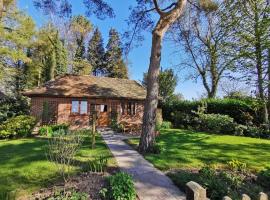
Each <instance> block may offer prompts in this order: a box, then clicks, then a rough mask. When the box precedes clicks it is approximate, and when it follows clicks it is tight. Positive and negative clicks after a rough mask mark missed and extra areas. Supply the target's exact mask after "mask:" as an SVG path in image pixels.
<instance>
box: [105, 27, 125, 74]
mask: <svg viewBox="0 0 270 200" xmlns="http://www.w3.org/2000/svg"><path fill="white" fill-rule="evenodd" d="M106 49H107V51H106V53H105V62H106V68H107V76H109V77H113V78H128V69H127V66H126V63H125V62H124V60H123V52H122V43H121V40H120V36H119V34H118V32H117V31H116V30H115V29H113V28H111V29H110V32H109V41H108V44H107V46H106Z"/></svg>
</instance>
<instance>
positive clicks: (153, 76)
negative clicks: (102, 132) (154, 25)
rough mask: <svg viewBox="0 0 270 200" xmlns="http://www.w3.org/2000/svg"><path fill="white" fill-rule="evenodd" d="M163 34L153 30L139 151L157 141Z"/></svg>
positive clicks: (144, 150)
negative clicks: (159, 77)
mask: <svg viewBox="0 0 270 200" xmlns="http://www.w3.org/2000/svg"><path fill="white" fill-rule="evenodd" d="M162 37H163V35H160V34H159V33H158V32H157V31H155V30H154V31H153V35H152V49H151V57H150V66H149V70H148V75H147V96H146V100H145V105H144V115H143V127H142V136H141V139H140V145H139V151H140V152H146V151H148V150H149V149H151V148H152V147H153V145H154V142H155V129H156V111H157V105H158V90H159V85H158V76H159V68H160V59H161V57H160V56H161V43H162Z"/></svg>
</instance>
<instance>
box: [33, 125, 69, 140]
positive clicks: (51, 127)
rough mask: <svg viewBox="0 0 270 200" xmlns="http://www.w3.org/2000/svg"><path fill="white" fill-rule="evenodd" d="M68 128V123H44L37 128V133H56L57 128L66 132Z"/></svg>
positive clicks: (51, 134) (48, 134) (50, 134)
mask: <svg viewBox="0 0 270 200" xmlns="http://www.w3.org/2000/svg"><path fill="white" fill-rule="evenodd" d="M68 128H69V125H68V124H56V125H44V126H41V127H40V128H39V131H38V133H39V134H40V135H46V136H49V137H50V136H53V135H55V134H56V135H57V134H58V133H59V132H58V131H59V130H63V131H64V132H67V131H68Z"/></svg>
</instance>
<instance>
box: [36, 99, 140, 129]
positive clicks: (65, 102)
mask: <svg viewBox="0 0 270 200" xmlns="http://www.w3.org/2000/svg"><path fill="white" fill-rule="evenodd" d="M72 100H85V99H81V98H51V97H32V98H31V115H33V116H35V117H36V118H37V119H38V120H39V122H41V120H42V111H43V102H44V101H47V102H55V103H56V104H57V108H58V109H57V123H59V124H60V123H68V124H70V125H71V127H72V128H85V127H87V126H88V125H89V114H90V104H107V105H108V112H109V113H110V112H111V105H113V104H114V105H116V106H117V112H118V113H119V120H127V121H133V122H135V121H142V116H143V102H142V101H136V114H135V115H128V114H127V113H125V114H124V115H122V114H120V110H121V102H123V101H122V100H111V99H87V101H88V114H85V115H78V114H72V113H71V101H72ZM124 102H125V103H126V104H127V102H128V101H127V100H125V101H124Z"/></svg>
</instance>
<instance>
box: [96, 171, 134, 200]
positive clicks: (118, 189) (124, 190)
mask: <svg viewBox="0 0 270 200" xmlns="http://www.w3.org/2000/svg"><path fill="white" fill-rule="evenodd" d="M108 184H109V185H108V189H107V192H106V190H102V191H103V192H101V193H102V194H103V196H105V198H106V199H110V200H134V199H135V198H136V191H135V187H134V183H133V180H132V178H131V176H130V175H128V174H127V173H123V172H120V173H117V174H115V175H113V176H110V177H109V178H108ZM104 193H106V194H104ZM103 198H104V197H103Z"/></svg>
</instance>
